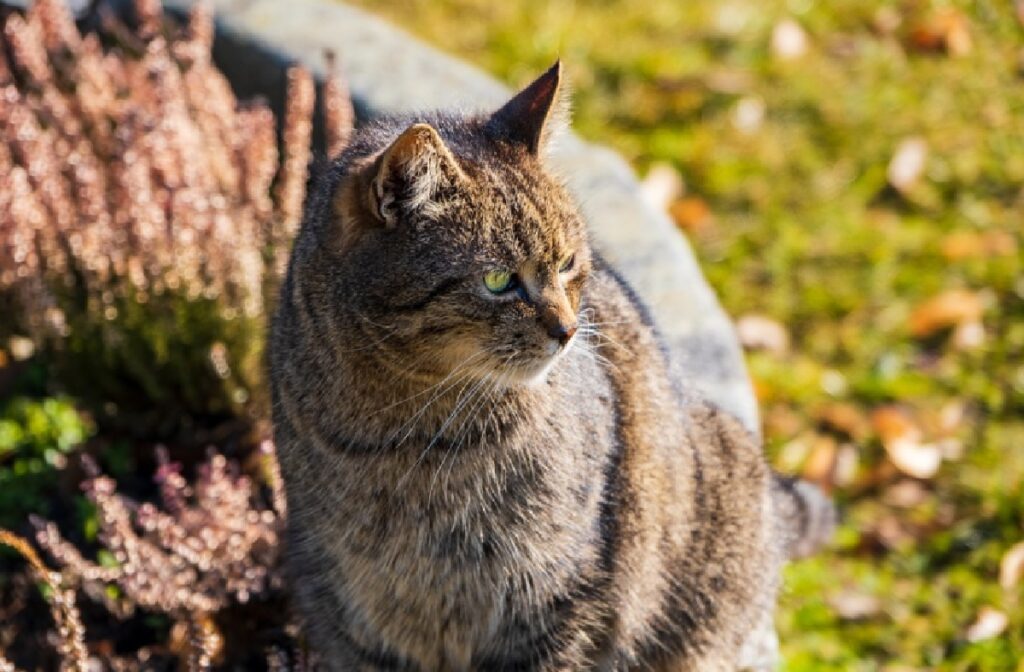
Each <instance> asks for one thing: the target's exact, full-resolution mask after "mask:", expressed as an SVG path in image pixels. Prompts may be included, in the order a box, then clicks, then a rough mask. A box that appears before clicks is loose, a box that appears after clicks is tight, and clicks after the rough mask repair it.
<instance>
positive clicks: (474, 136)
mask: <svg viewBox="0 0 1024 672" xmlns="http://www.w3.org/2000/svg"><path fill="white" fill-rule="evenodd" d="M559 79H560V78H559V71H558V70H557V66H556V68H555V69H552V71H550V72H548V73H547V74H546V75H544V76H543V77H542V78H541V79H540V80H538V82H535V83H534V84H533V85H531V87H530V88H528V89H526V90H525V91H524V92H523V93H521V94H520V95H519V96H517V97H516V98H514V99H513V100H512V101H511V102H510V103H509V104H508V105H506V107H505V108H503V109H502V110H500V111H499V112H497V113H495V114H494V115H491V116H484V117H472V116H470V117H464V116H458V115H423V116H421V117H417V118H409V119H392V120H386V121H383V122H379V123H377V124H375V125H372V126H370V127H368V128H365V129H362V130H361V131H360V133H359V134H358V136H357V138H356V140H355V142H354V144H353V145H352V146H351V147H350V148H349V149H348V150H347V151H346V152H345V154H344V155H343V156H341V157H339V158H338V159H337V160H335V162H334V164H333V166H332V168H331V169H330V171H329V172H328V173H327V174H326V175H325V176H324V178H323V179H322V180H321V184H320V185H319V188H318V189H317V190H316V192H315V195H314V197H313V198H312V200H311V202H310V203H309V204H308V207H307V217H306V221H305V224H304V225H303V228H302V230H301V232H300V234H299V236H298V239H297V241H296V243H295V248H294V251H293V256H292V261H291V266H290V269H289V274H288V278H287V280H286V282H285V283H284V286H283V288H282V293H281V301H280V307H279V311H278V314H277V317H276V319H275V324H274V329H273V334H272V340H271V348H272V351H271V361H272V381H273V392H274V418H275V426H276V437H277V441H278V444H279V451H280V455H281V463H282V469H283V473H284V477H285V483H286V486H287V492H288V499H289V506H290V512H291V514H290V515H291V521H290V527H291V535H290V560H289V563H290V569H291V571H292V578H293V585H294V587H295V591H296V593H297V598H298V603H299V605H300V608H301V610H302V611H303V613H304V615H305V619H306V621H307V624H308V627H309V630H310V632H311V634H312V639H313V642H314V644H315V645H316V647H317V648H318V649H319V650H320V651H321V652H322V653H323V654H324V656H325V657H326V659H327V660H328V662H329V664H330V666H331V668H332V669H337V670H423V671H428V670H451V671H455V670H475V669H478V670H579V669H606V670H631V669H638V670H639V669H653V670H666V671H668V670H676V671H684V670H728V669H736V668H737V667H738V666H739V665H740V660H739V657H740V652H741V650H743V648H744V645H745V643H746V642H748V640H750V638H751V633H753V632H763V631H765V630H766V629H767V628H770V624H771V614H772V610H773V607H774V602H775V593H776V587H777V584H778V580H779V570H780V567H781V565H782V563H783V562H784V560H785V558H786V556H787V555H788V554H791V553H795V552H797V551H805V550H807V549H808V548H809V547H811V546H813V545H814V544H813V542H814V541H816V540H817V537H821V536H822V535H823V534H824V530H825V528H826V527H827V525H826V524H822V525H820V526H818V527H815V523H816V521H825V523H827V520H828V518H827V515H825V516H822V515H820V514H819V513H817V512H818V511H819V510H820V511H827V507H822V506H819V505H818V503H817V502H816V500H815V499H814V497H813V496H810V497H809V496H807V493H808V492H809V491H807V490H806V489H805V488H804V486H803V485H802V484H799V485H795V484H793V483H790V482H788V481H782V480H780V479H778V478H776V477H775V476H773V474H772V473H771V471H770V470H769V469H768V467H767V466H766V465H765V462H764V459H763V457H762V455H761V452H760V448H759V445H758V442H757V441H756V440H755V438H754V437H752V436H751V435H750V434H748V433H747V432H746V431H745V430H743V429H742V428H741V427H740V426H739V424H738V423H737V422H736V421H735V420H733V419H732V418H731V417H729V416H727V415H725V414H723V413H722V412H720V411H718V410H716V409H714V408H711V407H710V406H706V405H702V404H693V403H687V402H685V401H684V400H683V395H682V394H681V390H680V389H679V384H680V382H681V381H676V380H672V379H671V378H670V377H669V376H668V374H667V372H668V371H669V364H668V361H667V355H666V353H665V352H664V350H663V348H662V347H661V345H660V342H659V338H658V335H657V333H656V330H655V329H654V327H653V325H652V324H651V322H650V320H649V319H648V317H647V315H646V313H645V311H644V308H643V307H642V305H641V304H640V302H639V301H638V300H637V299H636V297H634V296H633V294H632V292H631V290H630V289H629V287H628V286H627V285H626V284H625V283H624V282H623V281H622V280H621V279H620V278H619V277H618V276H617V275H616V273H615V272H614V271H613V270H612V269H610V268H609V267H608V266H607V265H606V264H605V263H604V262H603V261H602V260H601V258H600V257H599V256H598V255H596V254H595V253H593V252H592V251H591V250H590V248H589V246H588V244H587V239H586V229H585V226H584V224H583V222H582V221H581V219H580V217H579V215H578V213H577V210H576V208H575V207H574V206H573V204H572V200H571V198H570V197H569V195H568V194H567V192H566V190H565V189H564V188H563V186H562V185H561V184H560V183H559V182H558V181H557V180H555V179H554V178H553V177H552V176H551V175H550V174H549V173H548V171H547V170H546V168H545V166H544V162H543V153H544V151H545V149H546V147H547V146H548V144H549V142H550V136H551V135H552V131H553V130H555V128H554V127H557V126H558V124H559V121H558V119H557V116H558V114H557V110H558V109H559V105H560V104H561V103H560V98H559ZM570 255H575V258H574V261H573V263H572V264H571V269H569V270H567V271H565V272H560V268H561V267H562V266H563V264H564V262H565V261H566V260H567V259H568V258H569V257H570ZM496 267H501V268H508V269H511V270H514V271H515V272H517V273H518V274H519V276H520V277H521V282H522V289H521V290H518V291H512V292H509V293H507V294H505V295H502V296H493V295H491V294H489V293H488V291H487V290H486V289H485V288H484V287H483V284H482V281H481V278H482V277H483V275H484V274H485V273H486V272H487V271H489V270H491V269H493V268H496ZM576 327H578V331H577V332H576V335H575V337H574V338H573V339H572V340H571V341H570V343H569V345H568V347H567V348H563V349H558V345H557V340H558V339H557V338H556V334H562V337H563V338H564V337H565V335H566V334H570V333H571V331H572V330H573V329H574V328H576ZM554 351H557V355H553V354H552V353H553V352H554ZM821 501H822V502H823V501H824V500H821ZM808 502H810V503H811V504H810V505H808ZM809 535H815V538H814V539H811V538H810V536H809ZM748 648H749V644H748Z"/></svg>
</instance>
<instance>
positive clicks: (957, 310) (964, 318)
mask: <svg viewBox="0 0 1024 672" xmlns="http://www.w3.org/2000/svg"><path fill="white" fill-rule="evenodd" d="M984 312H985V304H984V302H983V301H982V299H981V295H980V294H978V293H977V292H972V291H969V290H966V289H948V290H946V291H944V292H942V293H941V294H937V295H936V296H933V297H932V298H930V299H928V300H927V301H925V302H924V303H922V304H921V305H919V306H918V307H917V308H915V309H914V311H913V312H912V313H911V314H910V325H909V326H910V333H911V334H913V335H914V336H917V337H923V336H930V335H931V334H934V333H935V332H937V331H939V330H941V329H946V328H948V327H955V326H957V325H960V324H965V323H970V322H978V321H979V320H981V316H982V314H983V313H984Z"/></svg>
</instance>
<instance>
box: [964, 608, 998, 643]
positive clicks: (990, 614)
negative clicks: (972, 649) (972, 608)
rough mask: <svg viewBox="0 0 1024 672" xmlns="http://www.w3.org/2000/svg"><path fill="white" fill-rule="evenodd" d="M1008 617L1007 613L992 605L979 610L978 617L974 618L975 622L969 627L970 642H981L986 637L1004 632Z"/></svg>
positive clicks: (996, 635) (990, 637) (968, 636)
mask: <svg viewBox="0 0 1024 672" xmlns="http://www.w3.org/2000/svg"><path fill="white" fill-rule="evenodd" d="M1007 621H1008V619H1007V618H1006V614H1004V613H1003V612H1001V611H999V610H998V609H993V608H992V607H982V608H981V611H979V612H978V617H977V618H976V619H975V620H974V623H972V624H971V625H970V627H968V628H967V633H966V637H967V641H968V642H981V641H984V640H986V639H992V638H993V637H998V636H999V635H1001V634H1003V630H1005V629H1006V624H1007Z"/></svg>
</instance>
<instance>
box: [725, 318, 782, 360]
mask: <svg viewBox="0 0 1024 672" xmlns="http://www.w3.org/2000/svg"><path fill="white" fill-rule="evenodd" d="M736 333H737V335H738V336H739V339H740V343H741V344H742V345H743V347H745V348H747V349H748V350H767V351H768V352H773V353H776V354H781V353H784V352H786V351H787V350H788V349H789V333H788V332H787V331H786V327H784V326H783V325H782V324H781V323H779V322H777V321H775V320H773V319H772V318H770V317H766V316H764V315H757V314H748V315H743V316H742V317H740V318H739V319H738V320H737V321H736Z"/></svg>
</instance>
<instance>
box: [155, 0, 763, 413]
mask: <svg viewBox="0 0 1024 672" xmlns="http://www.w3.org/2000/svg"><path fill="white" fill-rule="evenodd" d="M165 4H166V5H167V6H169V7H177V8H183V7H187V6H188V5H189V4H190V3H189V2H188V1H187V0H169V1H167V2H166V3H165ZM211 4H212V5H213V7H214V9H215V11H216V16H217V28H218V37H217V42H216V44H215V47H214V57H215V59H216V60H217V63H218V65H219V66H220V67H221V68H222V69H223V70H224V72H225V73H226V74H227V76H228V77H229V78H230V80H231V82H232V85H233V86H234V87H235V89H236V91H237V92H238V93H239V95H241V96H246V97H247V96H251V95H257V94H258V95H264V96H265V97H267V98H268V99H269V100H270V101H271V103H272V105H274V106H275V107H278V108H279V105H280V100H281V98H282V94H283V91H284V74H283V72H284V67H285V66H286V65H287V64H289V63H291V62H295V61H301V62H302V63H304V64H305V65H307V66H308V67H309V68H310V69H311V70H313V71H314V72H315V73H318V74H323V71H324V53H325V50H327V49H330V50H333V51H334V52H335V53H336V54H337V55H338V57H339V59H340V64H341V67H342V70H343V71H344V74H345V76H346V77H347V78H348V82H349V86H350V87H351V90H352V94H353V98H354V101H355V105H356V110H357V113H358V114H359V116H360V117H361V118H364V119H365V118H368V117H372V116H374V115H379V114H385V113H392V112H406V111H412V110H423V109H436V108H452V107H459V108H465V109H479V110H484V109H493V108H495V107H497V106H498V104H500V103H501V102H502V101H503V100H504V99H505V98H506V97H507V96H508V95H509V94H510V90H509V89H508V88H507V87H505V86H502V85H501V84H499V83H498V82H497V81H495V80H494V79H493V78H491V77H489V76H488V75H486V74H484V73H482V72H480V71H479V70H477V69H475V68H473V67H471V66H470V65H468V64H466V63H464V62H461V61H459V60H457V59H454V58H451V57H449V56H445V55H443V54H441V53H439V52H438V51H436V50H435V49H432V48H431V47H428V46H426V45H425V44H423V43H422V42H420V41H418V40H416V39H415V38H413V37H411V36H410V35H408V34H407V33H405V32H403V31H401V30H399V29H397V28H395V27H394V26H392V25H391V24H388V23H386V22H384V21H382V20H380V19H377V18H376V17H373V16H371V15H368V14H367V13H365V12H363V11H361V10H358V9H355V8H352V7H349V6H346V5H343V4H340V3H337V2H333V1H331V0H213V2H212V3H211ZM566 66H567V70H568V72H569V73H570V75H571V72H572V64H571V63H567V64H566ZM555 160H556V163H557V169H558V170H559V172H560V173H561V174H562V175H563V177H564V178H565V179H566V180H567V182H568V184H569V186H570V188H571V189H572V191H573V193H574V194H575V195H576V197H577V199H578V201H579V203H580V205H581V207H582V209H583V211H584V213H585V216H586V218H587V221H588V223H589V225H590V228H591V231H592V237H593V240H594V242H595V245H596V247H597V248H598V249H599V250H601V252H602V253H604V254H605V256H606V257H608V258H609V259H610V260H611V261H612V262H613V263H614V264H615V265H616V267H617V268H619V269H620V270H621V272H622V273H623V275H624V276H625V277H626V278H627V279H628V280H629V281H630V282H631V283H632V284H633V285H634V287H635V288H636V289H637V291H638V293H639V294H640V296H641V297H642V298H643V299H644V300H645V301H646V302H647V303H648V305H649V306H650V307H651V311H652V313H653V315H654V318H655V320H656V321H657V323H658V325H659V327H660V329H661V331H662V333H663V334H664V335H665V336H666V338H667V340H668V341H669V343H670V347H671V348H672V349H673V351H674V355H675V359H676V363H677V365H678V367H679V368H680V371H679V375H680V376H681V378H682V380H683V381H684V384H685V385H686V386H687V387H688V388H691V389H695V390H697V391H698V392H700V393H702V394H704V395H706V396H707V397H709V398H711V399H712V400H714V401H715V402H717V403H718V404H719V405H721V406H722V407H723V408H725V409H726V410H728V411H730V412H732V413H733V414H735V415H737V416H738V417H739V418H740V419H741V420H742V421H743V422H744V423H745V424H746V425H747V426H748V427H750V428H751V429H754V430H756V429H757V427H758V419H757V407H756V404H755V401H754V396H753V393H752V390H751V387H750V383H749V379H748V378H747V374H746V370H745V367H744V364H743V358H742V354H741V351H740V348H739V345H738V342H737V340H736V336H735V333H734V330H733V328H732V324H731V323H730V321H729V319H728V317H727V316H726V315H725V313H724V312H723V311H722V309H721V307H720V305H719V304H718V301H717V300H716V298H715V296H714V294H713V292H712V291H711V289H710V288H709V287H708V285H707V282H706V281H705V280H704V278H703V276H702V275H701V272H700V268H699V266H698V264H697V261H696V259H695V258H694V255H693V252H692V251H691V249H690V247H689V245H688V244H687V242H686V240H685V239H684V238H683V236H682V234H681V233H680V232H679V231H678V229H676V227H675V226H674V225H673V224H672V222H671V221H670V220H669V218H668V216H667V215H666V214H665V213H663V212H660V211H657V210H655V209H653V208H652V207H651V206H650V205H649V204H648V203H647V202H645V200H644V199H643V197H642V195H641V192H640V187H639V183H638V181H637V179H636V176H635V175H634V174H633V172H632V170H631V169H630V168H629V166H628V165H626V163H625V162H624V161H623V160H622V158H621V157H619V156H618V155H617V154H615V153H614V152H612V151H610V150H608V149H605V148H602V147H599V146H596V145H592V144H588V143H585V142H583V141H581V140H580V139H578V138H576V137H569V138H566V139H565V140H564V141H563V142H562V143H561V145H560V146H559V148H558V150H557V151H556V154H555Z"/></svg>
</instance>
